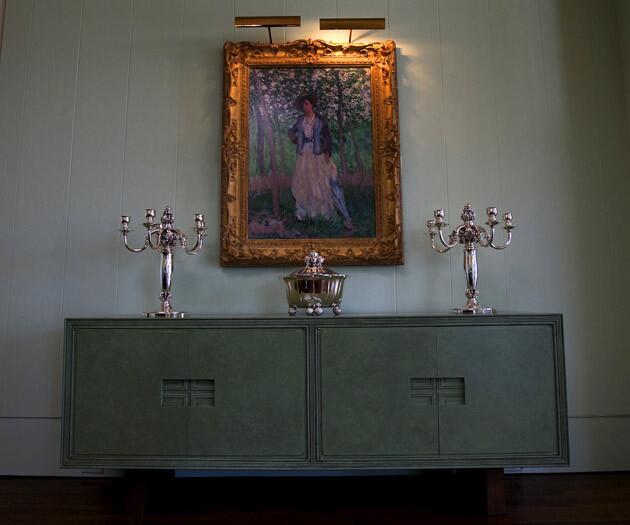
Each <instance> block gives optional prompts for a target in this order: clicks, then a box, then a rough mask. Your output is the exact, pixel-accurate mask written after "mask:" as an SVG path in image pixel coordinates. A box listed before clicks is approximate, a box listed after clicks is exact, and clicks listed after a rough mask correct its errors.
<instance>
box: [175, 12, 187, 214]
mask: <svg viewBox="0 0 630 525" xmlns="http://www.w3.org/2000/svg"><path fill="white" fill-rule="evenodd" d="M180 6H181V17H180V23H179V43H180V45H179V46H177V49H178V53H177V59H178V61H179V84H178V86H177V138H176V142H175V188H174V193H173V209H174V210H175V211H177V181H178V178H179V173H180V170H179V162H180V158H181V156H180V155H181V148H180V140H181V136H182V99H183V96H182V85H183V77H184V58H183V56H182V53H181V49H182V47H183V45H182V44H183V42H184V19H185V13H186V0H181V2H180Z"/></svg>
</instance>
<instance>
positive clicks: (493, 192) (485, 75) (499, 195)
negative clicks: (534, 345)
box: [436, 0, 519, 309]
mask: <svg viewBox="0 0 630 525" xmlns="http://www.w3.org/2000/svg"><path fill="white" fill-rule="evenodd" d="M439 20H440V35H441V42H442V68H443V75H444V80H443V81H444V97H445V125H444V141H445V143H446V166H447V181H448V203H445V205H444V206H439V207H444V208H446V210H447V219H448V221H447V222H449V223H450V224H451V225H452V226H456V225H458V224H460V223H461V220H460V215H461V211H462V208H463V206H464V204H465V203H467V202H468V203H470V204H471V205H472V206H473V208H475V210H476V211H477V218H478V219H479V220H480V222H483V217H484V215H485V209H486V207H487V206H490V205H494V206H497V207H498V208H503V207H505V205H504V204H503V195H504V194H503V191H502V180H501V172H500V169H501V166H500V162H499V151H498V135H497V107H496V86H495V84H494V76H495V65H494V60H495V58H494V50H493V48H492V40H491V26H490V20H489V17H488V4H487V1H485V0H474V1H469V2H461V1H458V0H441V1H440V2H439ZM437 207H438V206H436V208H437ZM518 219H519V217H518V216H517V217H516V220H518ZM478 256H479V268H480V269H479V283H478V284H479V289H480V297H479V302H480V304H482V305H487V306H495V307H496V308H498V309H504V308H505V307H506V288H505V257H504V254H502V253H492V250H488V249H485V250H484V249H481V250H479V252H478ZM462 258H463V255H462V248H461V247H458V248H457V250H456V251H454V252H453V254H452V256H451V261H452V272H453V291H452V294H453V295H452V297H453V303H454V306H456V307H457V306H461V305H462V304H463V303H464V302H465V297H464V291H465V280H464V275H463V270H462V264H463V263H462Z"/></svg>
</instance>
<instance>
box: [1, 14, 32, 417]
mask: <svg viewBox="0 0 630 525" xmlns="http://www.w3.org/2000/svg"><path fill="white" fill-rule="evenodd" d="M32 13H33V5H32V3H30V2H28V3H27V2H20V3H16V2H13V3H11V4H10V5H9V6H7V11H6V26H7V30H6V31H5V33H4V42H3V50H2V55H1V56H0V114H1V115H2V118H1V119H0V178H1V179H0V180H1V181H2V191H0V223H1V224H3V225H4V228H6V237H5V240H4V246H5V247H6V248H7V250H6V252H5V251H3V256H4V257H8V256H9V255H10V253H11V250H12V249H13V246H14V244H15V239H16V237H15V228H16V224H15V207H16V199H17V189H18V181H19V173H20V168H21V163H22V138H23V132H24V114H25V104H26V83H27V80H28V78H27V73H28V69H29V56H30V38H31V27H32ZM5 254H9V255H5ZM8 261H11V259H10V258H9V259H8ZM12 277H13V274H12V267H11V266H10V265H9V264H5V271H3V272H0V287H2V289H3V290H5V293H6V294H7V297H8V295H9V294H10V290H11V287H12V285H13V283H12ZM1 303H2V304H1V305H0V359H2V361H3V362H8V356H9V354H8V352H9V349H10V346H9V322H8V318H9V308H10V306H9V302H8V301H7V300H4V301H2V302H1ZM12 336H13V335H12ZM11 355H13V356H14V355H15V353H14V352H11ZM7 373H8V367H6V366H3V367H1V368H0V414H4V413H5V400H6V396H7V390H6V380H5V378H6V375H7Z"/></svg>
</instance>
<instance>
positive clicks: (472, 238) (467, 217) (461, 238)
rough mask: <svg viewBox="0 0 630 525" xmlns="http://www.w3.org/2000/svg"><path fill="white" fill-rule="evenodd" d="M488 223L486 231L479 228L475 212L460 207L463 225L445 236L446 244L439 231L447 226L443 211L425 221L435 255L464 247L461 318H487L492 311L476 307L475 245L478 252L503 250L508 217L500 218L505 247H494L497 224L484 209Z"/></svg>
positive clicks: (508, 240) (491, 211)
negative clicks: (503, 231) (464, 282)
mask: <svg viewBox="0 0 630 525" xmlns="http://www.w3.org/2000/svg"><path fill="white" fill-rule="evenodd" d="M486 212H487V214H488V220H487V221H486V224H487V225H488V226H489V230H487V229H486V228H483V227H482V226H477V225H476V224H475V210H473V209H472V207H471V206H470V204H466V206H464V211H463V212H462V215H461V217H462V221H464V222H463V224H460V225H459V226H458V227H457V228H455V229H454V230H453V231H452V232H451V233H450V234H449V236H448V240H446V239H444V234H443V232H442V230H444V228H446V227H447V226H448V224H446V222H444V210H435V211H434V212H433V216H434V217H435V218H434V219H431V220H429V221H427V228H428V230H429V238H430V239H431V246H432V247H433V249H434V250H435V251H436V252H438V253H446V252H448V251H449V250H450V249H451V248H454V247H455V246H457V245H458V244H463V245H464V273H465V274H466V298H467V300H466V306H464V307H463V308H458V309H457V311H458V312H459V313H464V314H491V313H493V312H494V309H493V308H484V307H481V306H479V304H478V303H477V297H478V296H479V290H478V289H477V245H479V246H481V247H482V248H486V247H488V246H490V247H491V248H494V249H495V250H504V249H505V248H507V247H508V246H509V244H510V243H511V242H512V229H513V228H514V225H513V224H512V214H511V213H510V212H509V211H506V212H505V213H504V214H503V229H504V230H505V232H506V233H507V238H506V240H505V244H503V245H498V244H496V243H495V242H494V227H495V226H496V225H497V224H500V221H499V220H498V219H497V209H496V208H492V207H491V208H487V210H486ZM436 237H439V238H440V242H441V243H442V246H443V248H438V247H437V246H436V245H435V238H436Z"/></svg>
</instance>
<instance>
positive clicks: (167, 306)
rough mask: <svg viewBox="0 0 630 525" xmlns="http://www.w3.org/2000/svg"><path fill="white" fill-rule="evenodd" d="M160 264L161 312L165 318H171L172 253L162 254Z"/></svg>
mask: <svg viewBox="0 0 630 525" xmlns="http://www.w3.org/2000/svg"><path fill="white" fill-rule="evenodd" d="M161 255H162V257H161V259H162V260H161V264H160V281H161V282H162V292H161V293H160V301H161V302H162V311H161V312H160V313H164V315H165V316H168V317H173V314H177V312H173V311H172V310H171V283H172V282H173V253H172V252H162V254H161Z"/></svg>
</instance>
